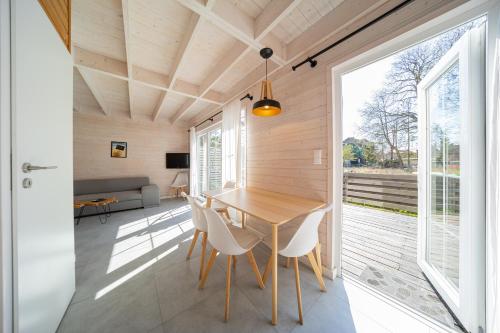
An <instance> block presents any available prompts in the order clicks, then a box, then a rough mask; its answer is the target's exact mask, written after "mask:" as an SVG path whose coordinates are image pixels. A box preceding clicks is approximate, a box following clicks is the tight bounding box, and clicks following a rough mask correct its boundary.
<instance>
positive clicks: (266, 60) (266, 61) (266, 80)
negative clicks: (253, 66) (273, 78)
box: [266, 58, 267, 81]
mask: <svg viewBox="0 0 500 333" xmlns="http://www.w3.org/2000/svg"><path fill="white" fill-rule="evenodd" d="M266 81H267V58H266Z"/></svg>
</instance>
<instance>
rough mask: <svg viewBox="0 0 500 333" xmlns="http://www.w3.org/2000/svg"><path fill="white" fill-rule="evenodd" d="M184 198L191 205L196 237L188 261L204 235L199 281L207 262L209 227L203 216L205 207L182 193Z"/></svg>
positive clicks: (190, 247)
mask: <svg viewBox="0 0 500 333" xmlns="http://www.w3.org/2000/svg"><path fill="white" fill-rule="evenodd" d="M181 195H182V197H184V198H186V199H187V200H188V202H189V204H190V205H191V211H192V218H191V219H192V221H193V224H194V236H193V240H192V241H191V245H190V246H189V251H188V254H187V257H186V260H189V258H191V254H192V253H193V249H194V246H195V245H196V241H197V240H198V237H199V235H200V233H201V234H202V239H201V259H200V273H199V275H198V279H201V275H202V273H203V265H204V262H205V253H206V249H207V232H208V227H207V220H206V218H205V214H203V211H202V210H203V206H202V205H201V204H200V203H199V202H198V201H197V200H196V199H195V198H193V197H192V196H190V195H187V194H186V193H184V192H181Z"/></svg>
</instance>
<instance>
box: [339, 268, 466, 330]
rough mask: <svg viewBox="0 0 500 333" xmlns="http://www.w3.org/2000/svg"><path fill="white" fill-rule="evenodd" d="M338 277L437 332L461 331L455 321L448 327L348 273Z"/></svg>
mask: <svg viewBox="0 0 500 333" xmlns="http://www.w3.org/2000/svg"><path fill="white" fill-rule="evenodd" d="M340 278H341V279H343V280H344V281H348V282H349V283H352V284H354V285H355V286H356V287H359V288H360V289H362V290H364V291H366V292H367V293H369V294H370V295H372V296H375V297H376V298H378V299H380V300H381V301H384V302H385V303H387V304H389V305H390V306H392V307H394V308H396V309H398V310H401V311H402V312H404V313H405V314H407V315H409V316H411V317H412V318H414V319H416V320H418V321H420V322H422V323H424V324H425V325H427V326H429V327H431V328H433V329H434V330H436V331H437V332H442V333H462V330H461V329H460V328H459V327H458V326H456V323H455V326H456V327H455V328H452V327H449V326H447V325H445V324H443V323H441V322H440V321H438V320H436V319H434V318H432V317H430V316H427V315H426V314H424V313H422V312H420V311H417V310H415V309H413V308H412V307H410V306H408V305H406V304H404V303H402V302H400V301H398V300H397V299H394V298H392V297H389V296H387V295H385V294H384V293H382V292H381V291H379V290H377V289H375V288H373V287H371V286H368V285H366V284H364V283H362V282H361V281H359V280H357V279H355V278H353V277H350V276H348V275H341V276H340Z"/></svg>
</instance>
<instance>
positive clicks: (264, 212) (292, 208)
mask: <svg viewBox="0 0 500 333" xmlns="http://www.w3.org/2000/svg"><path fill="white" fill-rule="evenodd" d="M203 194H204V195H205V196H206V197H207V207H210V206H211V204H212V201H213V200H217V201H218V202H220V203H222V204H224V205H226V206H229V207H232V208H234V209H236V210H239V211H240V212H242V215H243V220H244V215H245V214H248V215H250V216H253V217H256V218H258V219H260V220H262V221H265V222H267V223H268V224H269V225H270V227H271V237H272V248H271V251H272V324H273V325H276V324H277V323H278V227H279V226H280V225H283V224H285V223H287V222H290V221H291V220H293V219H294V218H296V217H298V216H301V215H304V214H307V213H310V212H311V211H313V210H315V209H318V208H321V207H324V206H325V203H324V202H321V201H317V200H311V199H306V198H302V197H299V196H294V195H289V194H283V193H276V192H271V191H267V190H263V189H258V188H252V187H247V188H236V189H222V190H214V191H206V192H204V193H203ZM242 226H243V227H244V224H243V225H242Z"/></svg>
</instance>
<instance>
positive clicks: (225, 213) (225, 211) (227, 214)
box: [224, 208, 231, 221]
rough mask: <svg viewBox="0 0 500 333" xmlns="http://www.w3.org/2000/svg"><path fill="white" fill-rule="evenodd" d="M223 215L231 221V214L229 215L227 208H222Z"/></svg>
mask: <svg viewBox="0 0 500 333" xmlns="http://www.w3.org/2000/svg"><path fill="white" fill-rule="evenodd" d="M224 215H226V217H227V219H228V220H229V221H231V215H229V210H228V209H227V208H226V209H224Z"/></svg>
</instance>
